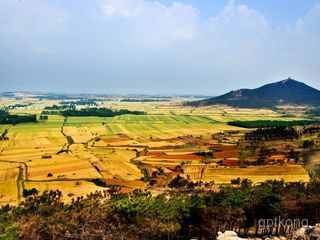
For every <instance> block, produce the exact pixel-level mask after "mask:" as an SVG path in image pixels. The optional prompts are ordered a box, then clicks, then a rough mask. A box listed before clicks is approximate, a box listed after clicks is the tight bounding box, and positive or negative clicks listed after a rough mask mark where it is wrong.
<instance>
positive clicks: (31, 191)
mask: <svg viewBox="0 0 320 240" xmlns="http://www.w3.org/2000/svg"><path fill="white" fill-rule="evenodd" d="M38 193H39V191H38V190H37V189H36V188H31V189H23V191H22V196H23V197H28V196H31V195H36V194H38Z"/></svg>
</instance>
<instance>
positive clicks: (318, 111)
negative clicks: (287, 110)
mask: <svg viewBox="0 0 320 240" xmlns="http://www.w3.org/2000/svg"><path fill="white" fill-rule="evenodd" d="M306 114H308V115H310V116H313V117H319V116H320V108H319V107H317V108H312V109H310V110H308V111H307V112H306Z"/></svg>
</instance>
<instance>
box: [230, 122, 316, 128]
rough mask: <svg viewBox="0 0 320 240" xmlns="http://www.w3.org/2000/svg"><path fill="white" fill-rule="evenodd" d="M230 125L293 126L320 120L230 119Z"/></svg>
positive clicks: (253, 126)
mask: <svg viewBox="0 0 320 240" xmlns="http://www.w3.org/2000/svg"><path fill="white" fill-rule="evenodd" d="M228 124H229V125H231V126H236V127H243V128H268V127H293V126H307V125H312V124H320V120H294V121H278V120H275V121H273V120H257V121H231V122H228Z"/></svg>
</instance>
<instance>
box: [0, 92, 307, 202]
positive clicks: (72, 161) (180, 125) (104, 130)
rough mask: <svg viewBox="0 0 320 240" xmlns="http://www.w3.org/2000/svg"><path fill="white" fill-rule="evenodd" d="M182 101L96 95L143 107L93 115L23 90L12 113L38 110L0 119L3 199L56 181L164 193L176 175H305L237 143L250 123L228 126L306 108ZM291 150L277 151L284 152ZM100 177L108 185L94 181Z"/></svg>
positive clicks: (216, 178)
mask: <svg viewBox="0 0 320 240" xmlns="http://www.w3.org/2000/svg"><path fill="white" fill-rule="evenodd" d="M185 100H186V99H170V101H164V102H161V101H159V102H146V103H144V102H139V103H131V102H130V103H129V102H121V101H118V99H117V98H114V99H112V101H104V100H103V99H101V100H100V101H97V106H98V107H100V108H105V107H106V108H112V109H128V110H131V111H143V112H144V114H142V115H134V114H125V115H118V116H114V117H96V116H62V115H61V114H59V113H55V112H52V113H49V114H44V112H43V111H44V110H45V108H46V107H48V106H52V105H55V104H56V105H59V104H61V102H62V103H63V101H62V100H61V101H58V100H41V101H39V99H37V98H36V97H34V96H23V97H20V98H19V100H16V104H18V103H28V105H27V106H26V107H18V108H12V109H10V110H9V113H11V114H18V115H22V114H36V116H37V119H38V121H37V122H34V123H19V124H0V132H1V133H4V132H5V131H6V134H5V138H3V139H2V140H1V141H0V150H1V154H0V204H5V203H8V202H15V203H18V201H20V200H21V198H22V197H23V190H24V189H31V188H36V189H37V190H39V191H44V190H53V189H56V188H59V189H60V190H61V191H62V192H63V196H64V200H65V201H71V199H72V198H75V197H77V196H81V195H85V194H89V193H91V192H94V191H98V190H103V189H105V186H111V185H117V186H119V187H121V191H124V192H128V191H132V190H133V189H135V188H149V189H152V191H159V192H161V191H165V190H166V189H167V184H168V183H169V182H170V181H171V180H172V179H174V178H175V177H176V176H178V175H179V176H182V177H184V178H186V179H188V180H189V181H193V182H197V181H201V182H206V183H211V184H215V185H217V186H218V185H219V184H230V182H231V180H233V179H236V178H238V177H240V178H241V179H245V178H247V179H249V180H251V181H252V182H253V183H256V184H258V183H259V182H262V181H265V180H268V179H278V180H280V179H283V180H285V181H288V182H295V181H303V182H306V181H308V180H309V175H308V172H307V171H306V170H305V168H304V165H303V163H302V162H301V161H296V162H292V161H289V160H288V161H282V162H281V163H279V162H274V161H273V160H272V161H271V160H270V164H269V163H268V164H267V166H259V165H255V161H256V159H257V158H258V157H259V156H258V154H257V153H252V152H250V151H249V150H246V149H242V147H241V146H239V141H240V140H241V139H242V137H243V136H244V134H245V133H246V132H248V131H250V130H248V129H245V128H241V127H236V126H231V125H228V122H229V121H235V120H241V121H244V120H285V121H290V120H298V119H304V118H305V116H304V115H303V114H300V113H299V114H296V115H290V116H286V117H284V114H283V113H282V112H281V113H280V112H278V111H272V110H266V109H261V110H253V109H236V108H231V107H226V106H212V107H199V108H192V107H186V106H182V105H181V104H180V103H181V102H182V101H185ZM2 106H3V107H8V106H10V104H9V101H8V99H3V100H2ZM43 115H45V116H46V118H45V119H43V117H40V116H43ZM283 144H284V142H282V143H281V144H280V145H279V146H282V145H283ZM286 144H287V145H290V144H291V145H295V144H298V143H297V142H296V141H292V142H286ZM297 147H298V146H297ZM298 148H299V147H298ZM289 150H290V149H289V148H288V149H282V150H281V154H282V155H283V156H284V157H283V159H284V158H286V157H285V156H286V154H287V152H289ZM276 151H278V152H279V151H280V147H279V148H278V149H276ZM275 154H276V153H274V154H273V155H275ZM277 154H278V155H279V153H277ZM273 155H272V154H271V155H270V156H268V158H270V159H271V158H272V157H274V156H273ZM244 160H245V163H246V165H248V166H246V167H244V165H243V162H244ZM97 179H100V181H101V182H103V183H104V185H105V186H100V185H99V184H98V185H97V181H96V180H97Z"/></svg>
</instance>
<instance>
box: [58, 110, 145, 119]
mask: <svg viewBox="0 0 320 240" xmlns="http://www.w3.org/2000/svg"><path fill="white" fill-rule="evenodd" d="M123 114H134V115H143V114H145V112H142V111H130V110H127V109H120V110H116V109H115V110H114V109H109V108H87V109H81V110H65V111H62V112H61V115H63V116H65V117H69V116H70V117H71V116H77V117H80V116H81V117H82V116H96V117H115V116H119V115H123Z"/></svg>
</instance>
